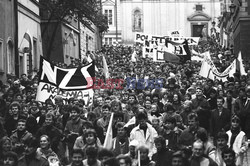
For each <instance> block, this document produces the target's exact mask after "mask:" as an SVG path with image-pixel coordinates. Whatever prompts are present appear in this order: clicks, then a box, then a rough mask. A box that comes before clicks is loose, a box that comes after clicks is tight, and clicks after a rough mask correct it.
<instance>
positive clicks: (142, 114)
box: [136, 111, 148, 127]
mask: <svg viewBox="0 0 250 166" xmlns="http://www.w3.org/2000/svg"><path fill="white" fill-rule="evenodd" d="M147 119H148V116H147V114H146V113H145V112H144V111H143V112H138V114H137V115H136V120H137V121H138V124H139V125H140V126H141V127H146V126H147V123H146V122H147Z"/></svg>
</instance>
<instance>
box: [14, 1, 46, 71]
mask: <svg viewBox="0 0 250 166" xmlns="http://www.w3.org/2000/svg"><path fill="white" fill-rule="evenodd" d="M25 33H26V34H28V35H29V37H30V39H31V42H29V41H28V40H27V39H25V37H24V36H25ZM41 55H43V51H42V38H41V19H40V16H39V1H38V0H18V61H19V74H35V73H36V72H37V71H38V69H39V65H40V64H39V61H40V56H41Z"/></svg>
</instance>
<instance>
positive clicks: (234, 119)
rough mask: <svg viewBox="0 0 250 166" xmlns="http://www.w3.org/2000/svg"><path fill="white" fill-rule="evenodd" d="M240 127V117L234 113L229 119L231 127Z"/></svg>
mask: <svg viewBox="0 0 250 166" xmlns="http://www.w3.org/2000/svg"><path fill="white" fill-rule="evenodd" d="M239 127H240V118H239V117H238V116H237V115H234V116H233V117H232V120H231V128H232V129H236V128H239Z"/></svg>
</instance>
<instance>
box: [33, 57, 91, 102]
mask: <svg viewBox="0 0 250 166" xmlns="http://www.w3.org/2000/svg"><path fill="white" fill-rule="evenodd" d="M94 76H95V64H94V61H93V62H91V63H89V64H87V65H86V66H83V67H79V68H70V69H64V68H60V67H57V66H55V65H53V64H52V63H50V62H49V61H47V60H46V59H44V58H43V57H41V58H40V72H39V84H38V87H37V96H36V100H37V101H40V102H45V100H46V99H48V98H50V99H51V100H52V101H53V99H54V97H55V96H57V95H60V96H62V97H63V98H64V99H69V98H72V97H73V98H77V99H83V100H84V101H85V104H86V105H87V104H90V103H91V102H92V99H93V95H94V91H93V89H92V87H93V85H94V81H93V79H92V78H94Z"/></svg>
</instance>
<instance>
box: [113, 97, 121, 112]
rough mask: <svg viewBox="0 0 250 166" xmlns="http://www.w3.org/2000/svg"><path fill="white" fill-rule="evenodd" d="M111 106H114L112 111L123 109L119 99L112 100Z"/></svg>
mask: <svg viewBox="0 0 250 166" xmlns="http://www.w3.org/2000/svg"><path fill="white" fill-rule="evenodd" d="M111 108H112V112H120V111H121V102H120V101H119V100H112V102H111Z"/></svg>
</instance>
